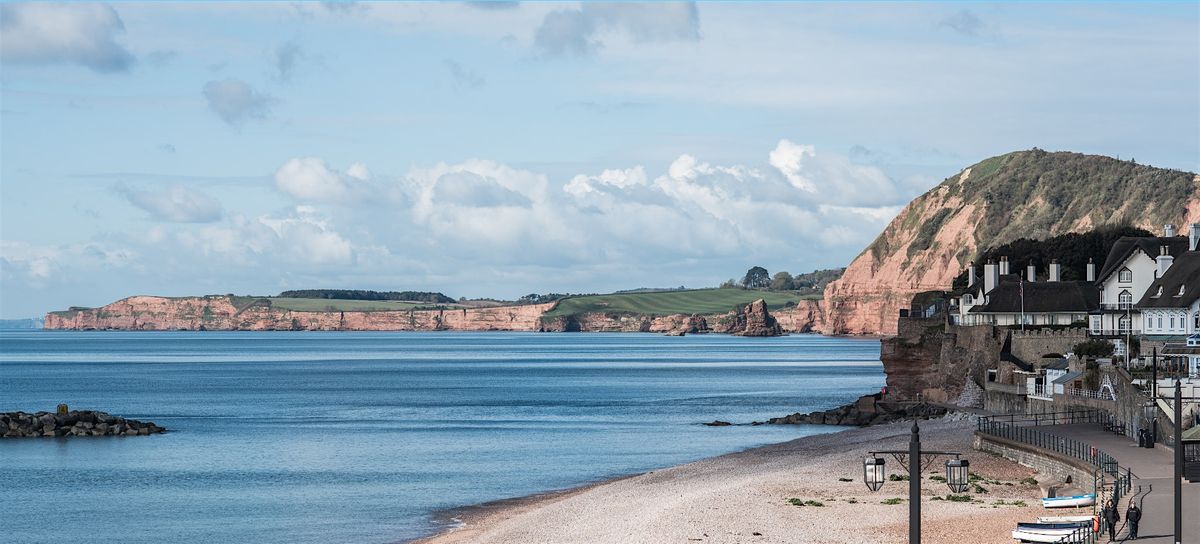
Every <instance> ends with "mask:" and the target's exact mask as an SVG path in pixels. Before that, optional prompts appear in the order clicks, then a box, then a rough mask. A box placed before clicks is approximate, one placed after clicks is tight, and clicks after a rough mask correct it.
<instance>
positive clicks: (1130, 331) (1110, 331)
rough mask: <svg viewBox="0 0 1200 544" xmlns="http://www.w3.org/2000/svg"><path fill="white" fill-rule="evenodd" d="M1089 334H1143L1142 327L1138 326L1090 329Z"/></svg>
mask: <svg viewBox="0 0 1200 544" xmlns="http://www.w3.org/2000/svg"><path fill="white" fill-rule="evenodd" d="M1088 334H1091V335H1092V336H1125V335H1127V334H1132V335H1135V336H1136V335H1139V334H1142V329H1140V328H1137V327H1134V328H1132V329H1088Z"/></svg>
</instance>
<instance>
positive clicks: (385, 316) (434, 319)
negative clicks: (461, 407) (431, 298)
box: [45, 296, 553, 331]
mask: <svg viewBox="0 0 1200 544" xmlns="http://www.w3.org/2000/svg"><path fill="white" fill-rule="evenodd" d="M551 307H553V303H546V304H530V305H524V306H495V307H487V308H454V309H434V310H408V311H391V310H388V311H295V310H288V309H283V308H277V307H274V306H271V305H270V304H269V303H268V304H262V303H257V302H256V303H252V304H250V305H249V306H245V307H242V308H238V307H237V306H236V305H235V304H234V303H233V300H232V299H231V297H228V296H207V297H182V298H168V297H152V296H135V297H129V298H126V299H122V300H119V301H117V302H114V303H112V304H109V305H107V306H103V307H100V308H88V309H73V310H68V311H64V312H51V313H49V314H47V315H46V325H45V328H47V329H69V330H107V329H115V330H186V331H202V330H210V331H216V330H225V331H227V330H252V331H280V330H314V331H443V330H451V331H536V330H538V328H539V326H540V317H541V315H542V314H543V313H545V312H546V311H547V310H549V309H550V308H551Z"/></svg>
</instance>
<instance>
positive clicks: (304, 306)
mask: <svg viewBox="0 0 1200 544" xmlns="http://www.w3.org/2000/svg"><path fill="white" fill-rule="evenodd" d="M260 301H269V302H270V304H271V307H272V308H280V309H283V310H292V311H296V312H381V311H389V310H390V311H408V310H417V309H425V308H434V307H436V305H433V304H429V303H428V302H408V301H399V300H340V299H328V298H290V297H233V300H232V302H233V305H234V306H236V307H237V308H238V309H239V310H243V309H245V308H247V307H249V306H250V305H251V304H255V303H258V304H263V303H262V302H260ZM442 306H443V307H457V305H455V304H445V305H442Z"/></svg>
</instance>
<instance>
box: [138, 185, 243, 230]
mask: <svg viewBox="0 0 1200 544" xmlns="http://www.w3.org/2000/svg"><path fill="white" fill-rule="evenodd" d="M117 192H118V193H119V194H120V195H121V196H123V197H124V198H125V200H127V201H129V203H130V204H133V205H134V206H136V207H138V208H140V209H142V210H145V211H146V212H148V213H149V214H150V215H151V216H152V217H154V218H155V219H159V220H162V221H171V222H175V223H210V222H213V221H216V220H218V219H220V218H221V215H222V213H223V212H222V210H221V203H220V202H217V200H216V199H214V198H212V197H210V196H208V195H206V194H204V193H200V192H196V191H193V190H191V189H188V188H186V187H184V186H182V185H175V186H173V187H171V188H169V189H167V190H165V191H154V190H149V189H136V188H132V187H125V186H118V187H117Z"/></svg>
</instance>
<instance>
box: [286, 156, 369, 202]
mask: <svg viewBox="0 0 1200 544" xmlns="http://www.w3.org/2000/svg"><path fill="white" fill-rule="evenodd" d="M370 180H371V171H370V170H368V169H367V165H365V164H362V163H354V164H352V165H350V168H348V169H346V172H345V173H342V172H338V171H336V170H333V169H331V168H329V165H327V164H325V161H323V160H321V159H318V158H316V157H304V158H299V159H292V160H289V161H288V162H286V163H284V165H283V166H281V167H279V170H276V171H275V187H276V188H277V189H279V190H280V191H282V192H283V193H284V194H286V195H288V196H290V197H292V198H293V199H295V200H297V201H300V202H347V201H353V200H361V199H363V198H366V197H369V196H370V194H371V193H372V192H373V190H374V188H373V187H372V186H370V185H369V184H368V183H367V182H369V181H370Z"/></svg>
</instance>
